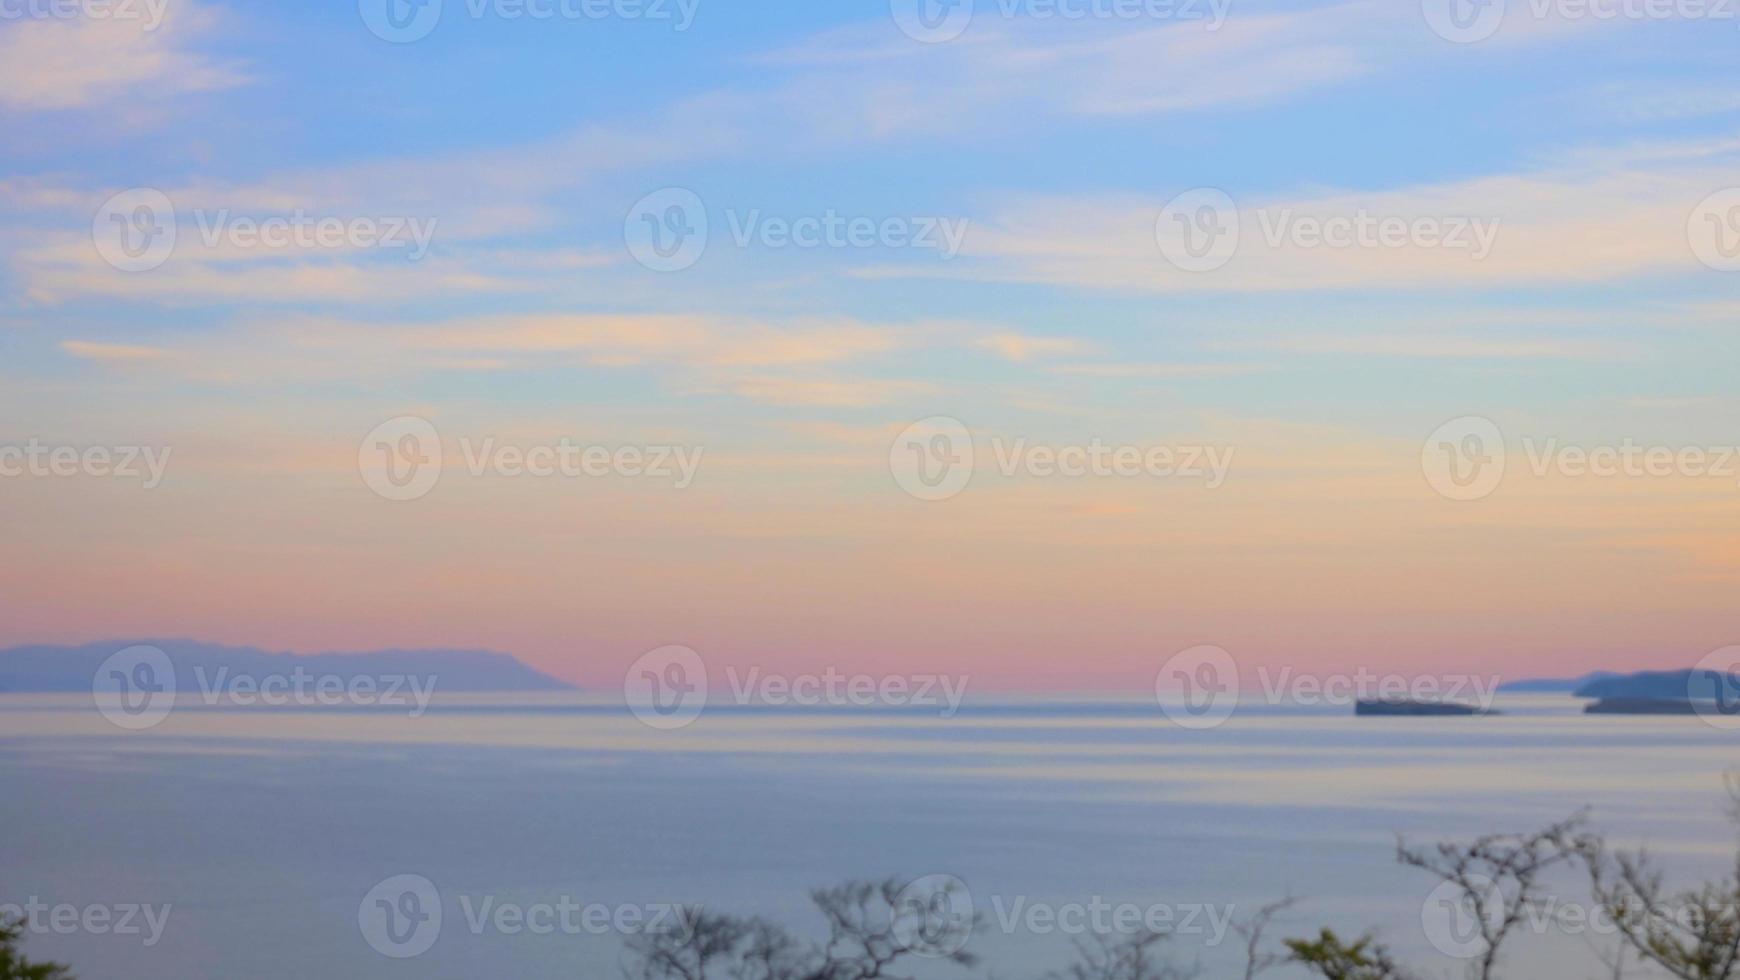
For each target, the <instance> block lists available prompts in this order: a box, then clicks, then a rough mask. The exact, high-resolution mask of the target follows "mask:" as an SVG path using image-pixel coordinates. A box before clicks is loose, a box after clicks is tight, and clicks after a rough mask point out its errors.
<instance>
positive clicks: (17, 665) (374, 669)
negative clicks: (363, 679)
mask: <svg viewBox="0 0 1740 980" xmlns="http://www.w3.org/2000/svg"><path fill="white" fill-rule="evenodd" d="M135 644H147V645H150V646H154V647H157V648H159V649H161V650H162V651H163V652H164V653H166V654H167V655H168V656H169V662H170V663H171V664H173V665H174V666H175V671H176V676H177V677H180V678H189V679H191V678H192V677H194V676H195V672H196V671H204V672H205V673H206V674H208V675H209V674H211V673H213V672H215V671H217V670H219V669H221V668H226V667H227V668H228V669H229V673H230V674H231V675H251V676H255V677H264V676H267V675H273V674H287V673H289V672H290V671H293V670H295V669H296V668H298V667H300V668H302V669H303V670H304V671H307V672H311V673H316V674H322V675H333V676H337V677H340V678H346V679H348V678H350V677H353V676H364V675H368V676H377V677H378V676H381V675H387V674H416V675H423V676H433V677H435V678H437V680H438V682H439V684H440V688H441V690H443V691H448V692H452V691H561V690H569V689H571V688H572V686H573V685H571V684H568V683H565V682H563V681H560V680H557V679H556V678H554V677H551V676H549V675H548V674H545V673H542V672H541V671H537V670H534V669H532V668H531V667H528V666H526V665H525V664H523V663H521V662H519V661H518V660H516V659H514V658H513V657H511V656H509V655H507V654H505V653H495V652H492V651H489V650H375V651H371V652H367V653H319V654H309V655H301V654H292V653H272V652H269V651H265V650H260V649H258V648H256V647H230V646H219V645H216V644H211V643H199V642H196V641H193V640H111V641H105V642H102V643H90V644H86V645H84V646H19V647H12V648H10V649H6V650H0V690H3V691H12V692H49V691H89V690H90V689H91V678H92V676H94V674H95V672H96V670H97V667H98V666H99V665H101V664H102V662H103V661H104V660H105V659H107V658H108V657H109V656H110V655H111V654H113V653H115V652H116V651H118V650H122V649H125V648H126V647H129V646H133V645H135ZM189 683H191V680H190V681H189Z"/></svg>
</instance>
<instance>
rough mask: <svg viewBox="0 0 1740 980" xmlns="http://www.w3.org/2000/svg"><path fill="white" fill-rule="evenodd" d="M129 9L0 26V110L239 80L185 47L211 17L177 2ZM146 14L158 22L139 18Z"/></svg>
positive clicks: (121, 98) (233, 69) (104, 101)
mask: <svg viewBox="0 0 1740 980" xmlns="http://www.w3.org/2000/svg"><path fill="white" fill-rule="evenodd" d="M111 9H114V8H111ZM133 9H135V10H137V11H138V12H139V13H140V14H141V16H139V17H137V18H129V17H120V16H113V15H111V16H107V17H100V18H99V17H94V16H91V15H89V14H87V15H85V16H81V17H76V18H55V17H37V18H32V19H26V20H18V21H13V22H11V23H9V24H7V25H6V26H5V27H4V28H3V29H0V109H10V110H15V111H20V112H46V111H55V110H65V109H85V108H92V107H96V106H101V105H110V104H114V103H141V102H148V101H155V100H159V99H162V98H164V97H168V96H174V95H180V94H184V93H189V92H209V91H214V90H217V89H225V88H232V87H234V86H237V85H241V84H244V83H245V82H246V81H247V77H246V75H245V74H244V73H243V72H242V71H241V70H240V69H239V68H238V67H237V66H236V65H234V64H230V63H226V62H223V61H219V60H217V59H214V58H212V57H210V56H207V55H203V54H200V53H198V52H195V51H192V50H190V49H189V45H190V44H191V43H192V42H195V41H197V40H199V39H201V38H202V37H204V36H206V35H208V34H210V33H211V32H212V31H213V29H214V28H215V27H216V24H217V20H216V16H215V14H213V12H211V11H209V10H203V9H200V8H198V7H195V6H193V5H192V4H191V3H189V2H184V0H177V2H176V3H174V4H164V3H162V2H161V0H159V2H157V3H154V4H144V3H140V4H136V5H133ZM153 9H155V10H156V11H157V12H158V13H159V14H160V15H161V21H160V22H159V21H156V20H154V19H153V18H152V17H150V16H146V14H148V13H149V12H150V11H151V10H153Z"/></svg>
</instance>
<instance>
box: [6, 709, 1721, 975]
mask: <svg viewBox="0 0 1740 980" xmlns="http://www.w3.org/2000/svg"><path fill="white" fill-rule="evenodd" d="M1580 705H1581V702H1576V701H1573V700H1571V699H1569V698H1565V697H1556V696H1530V697H1526V698H1523V697H1512V698H1508V699H1507V698H1503V697H1501V699H1500V701H1499V703H1498V705H1497V707H1498V708H1499V709H1500V710H1503V711H1505V712H1506V714H1504V715H1503V716H1500V717H1488V718H1446V719H1356V718H1354V717H1351V716H1350V715H1349V714H1348V713H1347V709H1345V708H1341V709H1322V710H1315V709H1278V708H1272V707H1263V708H1250V709H1241V710H1240V711H1239V712H1238V713H1237V714H1236V715H1235V716H1234V717H1233V718H1232V719H1231V720H1230V721H1228V722H1227V723H1226V724H1225V725H1223V726H1222V727H1220V728H1217V729H1213V730H1208V731H1188V730H1183V729H1180V728H1178V727H1176V726H1174V725H1172V724H1171V723H1170V722H1168V721H1167V720H1166V719H1165V718H1164V717H1163V716H1162V715H1161V714H1160V712H1159V711H1158V710H1157V709H1156V708H1155V706H1154V705H1153V703H1152V702H1149V703H1147V704H1142V703H1137V702H1133V701H1132V702H1127V703H1126V702H1120V701H1114V700H1088V699H1078V700H1072V701H1061V700H1001V701H997V702H994V703H985V702H982V701H974V700H969V701H968V703H967V704H966V706H964V707H963V708H962V710H961V711H960V713H959V714H958V715H957V716H955V717H952V718H946V719H945V718H942V717H939V716H938V714H937V712H935V711H922V712H921V711H916V710H914V711H893V710H830V711H810V712H798V711H791V710H752V709H737V710H709V711H708V712H707V713H706V714H704V715H703V716H702V717H701V718H700V719H699V720H698V721H696V722H695V723H694V724H692V725H690V726H689V727H687V728H684V729H681V730H678V731H655V730H653V729H650V728H647V727H645V726H643V725H641V724H640V723H639V722H637V721H636V720H635V719H634V718H633V717H632V716H631V715H630V714H629V713H628V712H626V711H625V710H623V709H622V708H621V707H620V706H613V705H610V704H607V703H605V702H603V701H602V700H590V699H587V698H584V697H580V696H567V695H563V696H530V697H528V696H514V697H512V698H505V697H490V696H481V695H473V696H466V697H452V696H450V697H444V698H443V697H438V698H437V699H436V701H435V703H434V705H433V706H432V707H431V709H430V710H429V712H428V713H427V714H425V715H424V716H422V717H418V718H411V717H408V716H406V714H405V713H403V712H402V711H388V710H380V709H377V710H337V709H332V710H304V709H296V710H268V709H257V708H256V709H227V710H226V709H218V708H212V707H207V706H204V705H199V704H193V703H187V704H182V705H178V707H177V709H176V710H175V711H174V712H172V713H171V715H170V716H169V717H168V718H167V719H166V720H165V721H164V722H163V723H162V724H160V725H158V726H156V727H154V728H151V729H149V730H146V731H139V732H128V731H123V730H121V729H118V728H116V727H114V726H112V725H110V724H109V723H108V722H107V721H105V720H104V718H103V717H102V716H101V715H100V714H98V713H97V712H96V711H95V710H94V709H93V708H92V706H91V701H90V698H89V697H82V698H81V697H72V696H65V697H62V696H17V695H14V696H0V769H3V772H0V779H3V780H4V782H3V783H0V786H3V787H4V789H3V790H0V817H3V818H4V833H3V834H0V902H17V903H23V902H24V901H26V900H27V899H31V898H34V899H37V900H39V901H41V902H43V903H47V904H49V905H57V904H66V905H71V906H74V907H77V908H79V909H81V910H82V909H84V908H86V907H88V906H92V905H101V906H106V907H119V906H124V905H129V904H135V903H137V904H141V905H157V906H161V905H169V906H170V910H169V912H168V916H167V918H166V919H164V920H163V922H162V932H161V935H160V937H159V938H158V941H157V942H156V943H155V944H153V945H150V946H147V945H146V937H145V936H142V935H115V934H111V933H108V932H103V931H101V930H95V929H93V930H87V929H85V928H82V927H81V928H77V929H74V930H72V931H70V932H68V933H66V934H61V933H59V932H56V931H55V930H54V929H53V928H48V929H45V930H43V931H41V932H39V933H37V934H34V935H32V936H31V937H30V938H29V940H28V941H27V945H26V947H25V948H26V950H27V951H28V952H29V953H31V954H33V955H35V956H38V957H44V958H52V959H56V960H61V961H65V962H68V963H70V964H71V965H72V966H74V967H75V968H76V971H77V973H78V975H79V976H80V977H81V978H83V980H92V978H97V980H100V978H105V977H123V976H124V977H129V978H158V977H161V978H176V980H185V978H188V977H256V978H279V977H282V978H291V977H295V978H306V977H311V976H317V977H322V978H326V980H336V978H348V977H358V978H360V977H386V978H391V977H421V978H431V977H434V978H449V977H450V978H465V980H472V978H476V977H483V976H496V977H510V976H511V977H566V978H572V977H601V978H602V977H615V976H618V975H619V955H620V945H621V936H620V933H619V932H617V931H616V930H617V929H618V928H620V927H622V923H623V922H627V927H628V928H633V927H634V926H633V922H632V919H633V917H634V916H635V915H637V914H642V913H644V914H647V915H656V914H658V910H659V909H661V908H664V907H666V906H669V905H673V904H679V903H697V902H698V903H701V904H702V905H704V906H706V907H707V908H709V909H711V910H714V911H734V912H754V913H760V914H764V915H768V916H771V917H773V918H776V919H779V920H781V921H783V922H785V923H786V924H788V925H789V926H790V927H791V928H792V929H793V930H795V931H797V932H799V933H802V934H807V935H813V934H816V933H817V931H818V930H819V928H820V922H819V919H818V918H817V917H816V916H815V915H814V914H813V913H812V912H811V911H810V910H809V906H808V904H807V900H806V898H805V893H806V890H807V889H810V888H812V887H816V886H821V885H828V884H832V883H836V882H840V881H844V880H847V879H852V878H884V877H889V876H899V877H901V878H903V879H909V878H913V877H917V876H924V875H954V876H958V877H959V878H960V879H961V881H963V882H964V883H965V884H966V886H967V889H968V893H969V894H970V896H971V899H972V901H973V906H974V909H975V910H976V911H977V912H978V913H979V914H980V915H981V916H982V917H983V918H984V919H985V920H987V921H986V926H985V927H984V928H982V929H981V931H979V932H978V933H977V934H975V935H973V936H972V938H971V939H970V940H969V941H968V948H969V949H970V950H972V951H975V952H977V953H978V954H980V955H981V956H982V957H983V960H984V964H983V965H984V967H985V968H987V969H989V970H992V971H994V972H995V973H996V974H997V975H998V976H1000V977H1015V978H1020V977H1026V976H1038V975H1040V974H1041V973H1043V972H1044V971H1045V970H1046V969H1049V968H1054V967H1057V966H1060V965H1062V963H1063V962H1064V960H1065V959H1066V958H1067V956H1068V953H1069V949H1070V943H1071V936H1070V935H1069V933H1068V931H1067V929H1068V927H1066V926H1059V925H1055V924H1053V925H1052V926H1050V927H1049V928H1048V927H1047V922H1048V921H1049V920H1048V919H1047V918H1046V917H1045V916H1044V915H1043V914H1042V915H1040V916H1038V917H1034V916H1033V914H1032V909H1033V908H1034V907H1035V906H1038V907H1040V908H1041V909H1042V910H1045V909H1049V910H1060V909H1061V910H1067V909H1070V908H1076V909H1086V908H1088V907H1090V906H1091V905H1096V904H1103V905H1105V906H1108V907H1113V908H1132V909H1138V910H1141V913H1142V914H1143V915H1159V916H1165V915H1171V916H1173V921H1174V922H1175V923H1176V924H1178V925H1184V924H1185V919H1186V917H1187V916H1188V917H1191V921H1190V924H1189V931H1190V935H1180V936H1179V937H1177V939H1176V940H1175V941H1174V945H1175V948H1176V950H1177V952H1178V953H1179V954H1180V955H1181V956H1182V957H1183V958H1185V959H1197V960H1200V961H1201V963H1202V964H1203V967H1204V975H1205V976H1208V977H1218V976H1227V975H1229V974H1231V972H1232V971H1233V970H1234V969H1235V968H1236V966H1237V964H1238V963H1239V962H1241V960H1240V955H1241V954H1240V952H1239V950H1238V949H1237V948H1236V947H1237V946H1238V943H1237V942H1235V941H1230V940H1229V941H1225V942H1221V943H1216V942H1215V941H1214V939H1215V935H1214V931H1213V930H1214V927H1215V921H1216V920H1217V919H1218V920H1220V921H1222V922H1224V915H1226V914H1233V915H1244V914H1248V913H1249V912H1250V911H1252V910H1254V909H1255V908H1256V907H1257V906H1259V905H1260V904H1262V903H1263V902H1266V901H1269V900H1272V899H1276V898H1280V897H1282V896H1286V895H1292V896H1298V897H1300V898H1301V899H1302V901H1301V902H1300V904H1299V905H1298V906H1296V907H1295V908H1294V909H1293V910H1292V912H1290V913H1289V914H1288V916H1287V917H1286V918H1285V919H1283V920H1282V925H1281V926H1280V927H1278V929H1277V933H1278V935H1294V936H1297V935H1305V934H1307V933H1308V932H1310V931H1314V930H1315V928H1316V927H1317V926H1319V925H1324V924H1328V925H1333V926H1336V927H1338V928H1342V929H1347V930H1350V931H1358V930H1361V929H1363V928H1366V927H1371V928H1376V929H1378V930H1379V931H1380V932H1381V934H1382V935H1383V937H1384V938H1385V939H1386V940H1387V941H1388V942H1390V943H1391V944H1392V945H1393V946H1394V947H1396V948H1397V949H1398V951H1400V952H1402V953H1403V954H1404V955H1405V956H1406V957H1407V958H1408V959H1410V960H1412V961H1414V962H1416V963H1418V964H1420V965H1421V966H1423V967H1424V968H1425V971H1426V972H1428V974H1432V973H1434V972H1435V974H1436V975H1441V976H1460V975H1461V964H1459V963H1458V962H1457V961H1456V960H1455V959H1453V958H1451V957H1448V956H1446V955H1444V954H1443V953H1441V952H1439V951H1438V950H1437V949H1435V948H1434V945H1433V944H1432V943H1431V942H1430V941H1429V932H1430V930H1429V928H1428V927H1427V925H1426V924H1425V922H1424V920H1423V913H1422V908H1423V906H1424V905H1425V904H1426V903H1427V900H1428V896H1429V893H1430V892H1431V888H1432V884H1433V882H1432V880H1431V879H1430V878H1428V877H1425V876H1424V875H1423V874H1422V873H1421V872H1418V871H1412V870H1409V869H1407V868H1403V867H1400V866H1398V865H1397V864H1396V863H1395V861H1394V859H1393V849H1394V842H1395V835H1396V834H1398V833H1401V834H1405V835H1407V837H1408V838H1410V839H1414V840H1420V841H1428V840H1434V839H1437V838H1441V837H1467V836H1470V835H1474V834H1478V833H1482V832H1488V831H1501V830H1525V829H1533V828H1536V827H1538V826H1540V825H1542V824H1545V823H1547V822H1549V821H1551V820H1554V819H1557V818H1560V817H1564V816H1566V815H1568V814H1570V813H1571V812H1572V811H1574V810H1576V809H1578V808H1579V807H1583V806H1586V805H1587V806H1591V807H1593V811H1594V819H1595V820H1596V822H1597V823H1598V824H1599V825H1600V826H1601V827H1602V828H1603V829H1605V830H1606V831H1607V832H1608V833H1609V835H1610V837H1611V838H1613V839H1615V840H1616V841H1620V842H1625V843H1643V842H1647V843H1648V844H1649V845H1650V847H1651V850H1652V851H1654V852H1655V853H1656V854H1658V855H1659V856H1660V857H1661V858H1662V859H1663V860H1664V863H1665V864H1666V865H1667V866H1668V867H1669V868H1670V870H1672V871H1674V872H1676V873H1681V874H1686V875H1692V874H1702V875H1710V876H1714V875H1718V874H1720V873H1721V872H1722V871H1723V870H1724V869H1725V868H1726V867H1729V866H1731V864H1730V863H1729V861H1728V858H1729V856H1730V855H1731V854H1732V850H1733V844H1734V834H1733V832H1732V829H1731V827H1730V825H1729V824H1728V823H1727V822H1726V820H1725V817H1724V805H1725V802H1726V792H1725V788H1724V783H1723V779H1722V774H1723V772H1724V770H1725V769H1726V768H1728V767H1731V766H1734V765H1737V764H1740V751H1737V749H1740V743H1737V741H1736V739H1740V734H1737V733H1732V732H1724V731H1720V730H1718V729H1716V728H1713V727H1711V726H1709V725H1706V724H1704V723H1703V722H1702V721H1701V720H1700V719H1698V718H1695V717H1685V718H1666V717H1664V718H1627V717H1589V716H1584V715H1582V714H1579V713H1577V712H1578V711H1579V709H1580ZM402 875H414V876H420V877H421V878H426V879H427V880H428V882H429V883H430V884H431V885H432V886H433V888H434V889H435V893H434V897H435V902H436V904H438V906H439V908H440V911H441V913H442V919H441V922H440V925H439V929H438V930H436V931H435V932H434V934H433V935H432V936H431V935H430V934H429V933H427V932H425V933H424V934H423V935H424V936H425V937H427V938H429V939H430V940H431V941H430V944H429V945H428V949H427V951H426V952H423V953H421V954H420V955H416V956H410V957H406V958H393V957H390V956H387V955H383V954H382V953H381V952H378V951H377V950H376V949H375V948H374V947H373V946H371V944H370V942H369V941H368V936H367V935H365V930H364V928H363V927H362V926H361V925H360V924H359V907H360V906H364V905H365V904H366V903H365V897H371V890H374V889H376V886H377V885H379V884H380V883H381V882H383V881H386V880H388V879H394V878H396V877H397V876H402ZM389 890H390V889H389ZM376 894H379V893H378V892H377V893H376ZM1562 900H1563V901H1564V902H1567V903H1577V902H1580V901H1581V900H1582V896H1581V895H1580V894H1578V893H1577V892H1576V889H1575V888H1574V887H1573V885H1572V884H1571V883H1570V882H1567V883H1566V885H1565V892H1564V894H1563V896H1562ZM563 903H568V904H572V905H574V906H577V907H578V908H579V909H581V910H582V911H577V912H573V913H570V923H571V924H572V925H573V927H570V928H564V927H562V926H560V925H556V926H553V928H550V929H547V930H545V932H544V934H534V933H533V932H532V931H531V930H530V929H528V928H520V929H516V928H515V922H516V921H517V920H515V919H514V918H512V917H511V915H510V916H509V917H508V918H506V919H501V920H498V919H496V918H493V916H495V915H497V914H498V911H499V909H500V908H501V907H502V906H504V905H505V906H508V907H510V908H512V909H519V910H527V911H531V914H533V915H534V916H536V912H535V910H536V909H538V908H540V907H542V908H546V909H548V908H555V907H557V906H559V905H560V904H563ZM588 906H597V907H598V908H599V909H602V910H604V911H603V912H599V911H597V910H593V911H591V912H590V913H587V912H585V911H584V910H585V909H586V908H587V907H588ZM625 910H627V911H625ZM1156 910H1158V911H1156ZM403 911H405V912H406V913H407V914H409V913H411V912H413V911H416V908H415V907H408V908H405V909H403ZM424 911H425V912H426V911H427V910H426V908H425V909H424ZM587 915H590V916H592V918H586V916H587ZM600 915H603V916H606V917H607V918H608V919H609V921H608V922H606V921H604V920H602V919H599V918H597V916H600ZM1067 915H1068V913H1067V912H1065V916H1066V918H1067ZM624 916H627V918H626V919H625V918H624ZM538 921H543V922H545V923H546V924H550V923H551V921H552V920H548V919H544V920H538ZM555 921H559V920H555ZM601 923H602V925H601ZM1182 931H1184V930H1182V929H1181V932H1182ZM1606 944H1607V940H1606V939H1605V938H1604V937H1601V936H1590V935H1587V934H1575V935H1573V934H1568V933H1567V932H1566V931H1565V930H1562V929H1548V930H1545V931H1543V932H1542V934H1540V935H1529V936H1527V937H1525V939H1524V940H1523V941H1522V942H1521V943H1520V944H1519V945H1518V946H1517V949H1516V952H1515V956H1514V959H1513V963H1514V965H1515V969H1513V970H1512V971H1511V972H1512V975H1515V976H1519V977H1532V978H1547V980H1552V978H1560V977H1564V978H1571V977H1576V978H1584V977H1592V976H1596V975H1599V973H1600V968H1599V966H1598V960H1597V959H1596V958H1595V951H1596V950H1597V949H1599V948H1603V947H1604V946H1605V945H1606ZM398 949H399V951H401V952H402V951H404V950H405V947H399V948H398ZM931 967H936V968H935V969H930V968H931ZM921 972H922V973H924V975H926V976H931V975H935V976H938V977H945V976H968V975H982V973H983V972H985V971H984V970H981V971H979V973H976V974H968V973H965V972H963V971H960V970H958V969H954V968H952V967H946V966H942V965H939V964H935V963H932V964H927V966H926V968H925V969H924V970H921ZM1274 975H1276V976H1288V975H1296V974H1288V973H1286V972H1285V971H1281V972H1279V973H1276V974H1274ZM1635 975H1638V976H1642V975H1644V974H1642V973H1638V974H1635Z"/></svg>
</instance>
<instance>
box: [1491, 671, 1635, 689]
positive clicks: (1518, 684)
mask: <svg viewBox="0 0 1740 980" xmlns="http://www.w3.org/2000/svg"><path fill="white" fill-rule="evenodd" d="M1623 676H1625V675H1623V674H1615V673H1612V672H1610V671H1605V670H1597V671H1594V672H1593V673H1588V674H1584V675H1583V676H1582V677H1545V678H1534V679H1532V680H1523V681H1511V682H1510V683H1508V684H1500V685H1499V686H1498V689H1499V690H1500V691H1508V692H1510V693H1512V694H1570V693H1572V692H1574V691H1577V690H1579V689H1581V688H1582V687H1584V686H1585V685H1588V684H1593V683H1595V682H1597V681H1605V680H1611V679H1614V678H1619V677H1623Z"/></svg>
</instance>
